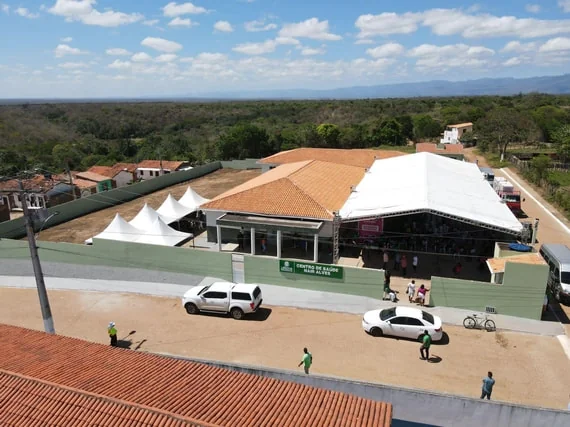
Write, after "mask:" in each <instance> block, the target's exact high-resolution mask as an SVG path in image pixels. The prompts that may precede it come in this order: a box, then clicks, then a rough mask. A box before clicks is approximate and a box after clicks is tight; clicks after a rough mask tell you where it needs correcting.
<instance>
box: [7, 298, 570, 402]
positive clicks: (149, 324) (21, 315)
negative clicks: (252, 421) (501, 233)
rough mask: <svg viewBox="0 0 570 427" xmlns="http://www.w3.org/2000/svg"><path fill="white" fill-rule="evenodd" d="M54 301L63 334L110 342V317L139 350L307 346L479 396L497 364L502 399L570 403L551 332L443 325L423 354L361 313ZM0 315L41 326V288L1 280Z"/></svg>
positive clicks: (408, 380)
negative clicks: (368, 327) (379, 332)
mask: <svg viewBox="0 0 570 427" xmlns="http://www.w3.org/2000/svg"><path fill="white" fill-rule="evenodd" d="M50 303H51V307H52V312H53V316H54V320H55V327H56V331H57V332H58V333H59V334H63V335H68V336H72V337H77V338H81V339H86V340H89V341H95V342H100V343H105V344H106V343H107V340H108V338H107V336H106V327H107V323H108V322H109V321H111V320H113V321H115V322H116V323H117V328H118V331H119V338H120V339H124V340H125V344H126V345H129V346H130V348H131V349H133V350H137V351H149V352H165V353H171V354H178V355H182V356H187V357H196V358H202V359H211V360H221V361H226V362H233V363H243V364H250V365H260V366H268V367H274V368H280V369H299V368H297V364H298V363H299V360H300V358H301V355H302V349H303V347H305V346H306V347H308V348H309V350H310V351H311V352H312V354H313V356H314V365H313V369H312V371H313V372H314V373H319V374H324V375H334V376H340V377H345V378H353V379H357V380H365V381H371V382H379V383H384V384H394V385H398V386H402V387H413V388H419V389H425V390H433V391H438V392H444V393H451V394H458V395H464V396H469V397H474V398H478V397H479V393H480V390H481V379H482V378H483V377H484V376H485V375H486V373H487V371H488V370H491V371H493V373H494V377H495V378H496V381H497V383H496V385H495V389H494V390H493V398H494V399H496V400H500V401H508V402H513V403H520V404H528V405H535V406H544V407H550V408H558V409H565V408H566V405H567V403H568V402H567V398H568V384H570V371H569V370H568V369H566V367H567V366H568V359H567V357H566V355H565V354H564V352H563V350H562V348H561V346H560V344H559V343H558V341H557V339H556V338H554V337H543V336H535V335H528V334H520V333H513V332H497V333H487V332H484V331H474V330H466V329H464V328H461V327H452V326H447V327H446V328H445V330H446V332H447V334H448V336H449V340H447V342H446V343H444V344H436V345H433V346H432V349H431V363H426V362H425V361H421V360H419V344H418V343H417V342H415V341H410V340H398V339H394V338H373V337H371V336H368V335H366V334H365V333H364V332H363V330H362V327H361V316H359V315H351V314H339V313H327V312H322V311H313V310H301V309H294V308H279V307H271V308H269V307H266V308H265V309H264V310H263V311H261V312H260V313H259V314H258V315H257V316H255V317H252V318H250V319H249V321H248V320H244V321H235V320H233V319H231V318H228V317H225V316H216V315H198V316H189V315H187V314H186V313H185V311H184V310H183V308H182V307H181V303H180V300H179V299H177V298H158V297H148V296H139V295H130V294H129V295H127V294H109V293H97V292H78V291H50ZM0 322H3V323H9V324H13V325H19V326H24V327H29V328H33V329H38V330H42V328H43V324H42V320H41V313H40V309H39V305H38V300H37V292H36V291H35V290H34V289H8V288H0ZM130 332H133V333H132V334H129V333H130Z"/></svg>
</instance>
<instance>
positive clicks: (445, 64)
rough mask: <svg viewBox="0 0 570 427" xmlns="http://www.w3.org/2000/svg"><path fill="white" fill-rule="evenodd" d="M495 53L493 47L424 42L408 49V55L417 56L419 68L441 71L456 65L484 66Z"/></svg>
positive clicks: (417, 66)
mask: <svg viewBox="0 0 570 427" xmlns="http://www.w3.org/2000/svg"><path fill="white" fill-rule="evenodd" d="M494 54H495V51H494V50H493V49H489V48H487V47H484V46H468V45H465V44H453V45H444V46H435V45H432V44H422V45H420V46H417V47H415V48H413V49H410V50H409V51H408V56H410V57H412V58H417V60H416V68H417V69H419V70H429V71H436V70H437V71H439V72H441V71H446V70H448V69H450V68H455V67H467V68H477V67H483V66H485V65H487V64H488V63H489V60H488V58H489V57H490V56H492V55H494Z"/></svg>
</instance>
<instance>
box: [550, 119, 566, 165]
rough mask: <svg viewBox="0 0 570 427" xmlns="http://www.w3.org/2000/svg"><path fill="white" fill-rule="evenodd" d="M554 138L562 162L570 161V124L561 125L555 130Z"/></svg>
mask: <svg viewBox="0 0 570 427" xmlns="http://www.w3.org/2000/svg"><path fill="white" fill-rule="evenodd" d="M552 140H553V141H554V143H555V144H556V152H557V153H558V155H559V156H560V160H561V161H562V162H568V161H570V125H564V126H561V127H560V128H558V129H557V130H556V132H554V134H553V136H552Z"/></svg>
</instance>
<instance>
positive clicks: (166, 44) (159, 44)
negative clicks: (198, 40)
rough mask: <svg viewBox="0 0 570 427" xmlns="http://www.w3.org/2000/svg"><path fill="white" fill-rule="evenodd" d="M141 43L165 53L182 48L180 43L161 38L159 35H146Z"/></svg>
mask: <svg viewBox="0 0 570 427" xmlns="http://www.w3.org/2000/svg"><path fill="white" fill-rule="evenodd" d="M141 45H142V46H146V47H150V48H151V49H154V50H158V51H159V52H166V53H174V52H178V51H179V50H180V49H182V45H181V44H180V43H176V42H173V41H170V40H166V39H161V38H159V37H147V38H145V39H144V40H143V41H142V42H141Z"/></svg>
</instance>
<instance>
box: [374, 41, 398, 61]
mask: <svg viewBox="0 0 570 427" xmlns="http://www.w3.org/2000/svg"><path fill="white" fill-rule="evenodd" d="M404 50H405V49H404V46H402V45H401V44H399V43H386V44H383V45H381V46H377V47H375V48H371V49H366V53H367V54H368V55H370V56H371V57H372V58H387V57H390V56H397V55H401V54H402V53H403V52H404Z"/></svg>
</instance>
